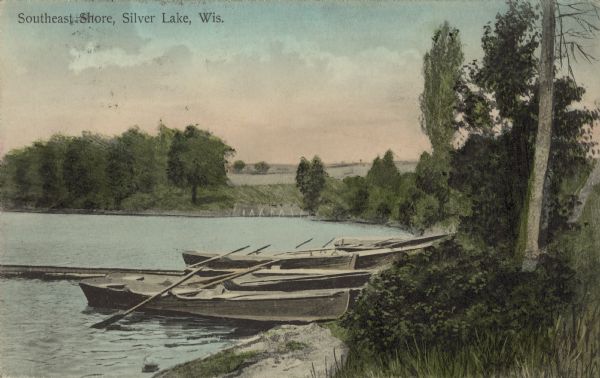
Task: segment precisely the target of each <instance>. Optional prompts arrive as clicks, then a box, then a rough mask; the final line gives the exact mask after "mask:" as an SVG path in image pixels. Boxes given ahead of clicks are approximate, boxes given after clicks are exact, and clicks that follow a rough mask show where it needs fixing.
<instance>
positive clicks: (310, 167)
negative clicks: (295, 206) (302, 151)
mask: <svg viewBox="0 0 600 378" xmlns="http://www.w3.org/2000/svg"><path fill="white" fill-rule="evenodd" d="M326 177H327V173H326V172H325V166H324V165H323V162H322V161H321V159H320V158H319V157H318V156H314V157H313V159H312V161H310V162H309V161H308V160H306V158H304V157H302V158H301V159H300V163H299V164H298V168H297V169H296V186H297V187H298V189H299V190H300V193H302V197H303V207H304V208H305V209H306V210H308V211H309V212H310V213H311V214H314V213H315V211H316V210H317V208H318V206H319V201H320V199H321V192H322V191H323V189H324V188H325V179H326Z"/></svg>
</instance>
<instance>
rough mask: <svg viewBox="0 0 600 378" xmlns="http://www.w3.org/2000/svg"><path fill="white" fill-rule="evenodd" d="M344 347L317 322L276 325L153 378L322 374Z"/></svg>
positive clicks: (335, 366)
mask: <svg viewBox="0 0 600 378" xmlns="http://www.w3.org/2000/svg"><path fill="white" fill-rule="evenodd" d="M347 355H348V346H347V345H346V344H345V343H344V342H343V341H342V340H341V339H340V338H339V337H338V336H336V335H334V334H333V333H332V331H331V329H330V328H329V327H327V326H326V325H320V324H319V323H309V324H306V325H291V324H285V325H279V326H276V327H273V328H270V329H268V330H265V331H262V332H259V333H258V334H256V335H254V336H251V337H248V338H243V339H240V340H239V341H238V342H237V343H236V344H234V345H232V346H229V347H227V348H225V349H222V350H220V351H217V352H215V353H212V354H209V355H208V356H205V357H199V358H195V359H193V360H190V361H187V362H184V363H181V364H178V365H175V366H171V367H168V368H165V369H161V370H160V371H158V372H157V373H156V374H155V375H153V378H180V377H190V376H202V377H204V376H207V377H208V376H211V377H213V376H214V377H247V378H251V377H283V376H285V377H290V378H304V377H325V376H329V374H331V373H332V372H335V371H338V370H339V369H340V368H341V367H342V366H343V364H344V362H345V359H346V357H347Z"/></svg>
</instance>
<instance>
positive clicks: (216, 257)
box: [187, 245, 250, 269]
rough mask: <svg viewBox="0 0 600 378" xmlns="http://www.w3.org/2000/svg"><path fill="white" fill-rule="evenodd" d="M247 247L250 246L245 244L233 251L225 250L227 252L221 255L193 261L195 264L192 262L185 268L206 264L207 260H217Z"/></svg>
mask: <svg viewBox="0 0 600 378" xmlns="http://www.w3.org/2000/svg"><path fill="white" fill-rule="evenodd" d="M248 247H250V246H249V245H247V246H245V247H242V248H238V249H236V250H235V251H231V252H227V253H225V254H223V255H219V256H214V257H211V258H210V259H207V260H203V261H200V262H199V263H195V264H192V265H188V266H187V269H193V268H197V267H199V266H202V265H206V264H208V263H209V262H211V261H214V260H218V259H222V258H223V257H225V256H229V255H231V254H232V253H236V252H239V251H243V250H244V249H246V248H248Z"/></svg>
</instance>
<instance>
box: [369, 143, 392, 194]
mask: <svg viewBox="0 0 600 378" xmlns="http://www.w3.org/2000/svg"><path fill="white" fill-rule="evenodd" d="M399 174H400V173H399V172H398V168H397V167H396V164H395V163H394V153H393V152H392V151H391V150H387V151H386V152H385V154H384V155H383V158H380V157H379V156H377V157H376V158H375V160H373V164H372V165H371V169H369V172H367V181H368V182H369V184H371V185H375V186H378V187H381V188H385V189H394V187H395V186H396V184H397V183H398V177H399Z"/></svg>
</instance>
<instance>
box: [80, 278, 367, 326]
mask: <svg viewBox="0 0 600 378" xmlns="http://www.w3.org/2000/svg"><path fill="white" fill-rule="evenodd" d="M162 285H167V283H166V282H163V283H162V284H160V283H155V284H153V283H143V280H139V279H132V280H131V281H130V282H128V283H119V282H114V281H110V280H108V281H107V280H106V279H105V278H91V279H88V280H83V281H81V282H80V283H79V286H80V287H81V289H82V290H83V293H84V294H85V296H86V298H87V301H88V304H89V305H90V306H92V307H105V308H129V307H132V306H133V305H136V304H138V303H140V302H141V301H143V300H145V299H147V298H149V297H150V296H152V295H153V294H156V293H158V292H159V291H160V289H159V287H161V288H162V287H163V286H162ZM193 286H194V285H193V284H186V285H185V286H181V287H177V288H174V289H172V290H171V291H169V292H167V293H165V294H164V295H162V296H160V297H158V298H156V299H155V300H154V301H151V302H149V303H147V304H146V305H145V306H144V310H149V311H158V312H167V313H179V314H187V315H194V316H200V317H206V318H219V319H231V320H244V321H260V322H313V321H323V320H333V319H337V318H339V317H340V316H342V315H343V314H344V313H345V312H346V310H348V308H349V307H350V306H351V305H352V304H353V303H354V301H355V300H356V297H357V296H358V294H359V292H360V290H359V289H323V290H307V291H294V292H283V291H230V290H227V289H225V287H223V286H217V287H216V288H214V289H201V290H197V289H195V288H194V287H193Z"/></svg>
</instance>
